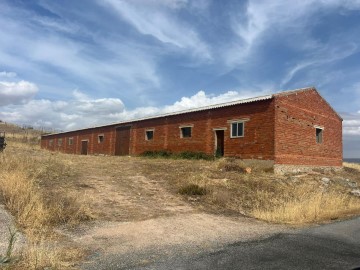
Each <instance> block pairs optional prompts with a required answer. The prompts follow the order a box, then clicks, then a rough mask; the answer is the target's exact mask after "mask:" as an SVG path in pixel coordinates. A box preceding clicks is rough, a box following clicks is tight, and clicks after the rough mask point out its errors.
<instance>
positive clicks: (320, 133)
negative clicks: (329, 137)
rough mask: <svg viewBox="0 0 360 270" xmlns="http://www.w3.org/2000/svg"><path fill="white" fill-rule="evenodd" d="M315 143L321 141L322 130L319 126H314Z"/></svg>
mask: <svg viewBox="0 0 360 270" xmlns="http://www.w3.org/2000/svg"><path fill="white" fill-rule="evenodd" d="M315 134H316V143H322V142H323V130H322V129H321V128H316V133H315Z"/></svg>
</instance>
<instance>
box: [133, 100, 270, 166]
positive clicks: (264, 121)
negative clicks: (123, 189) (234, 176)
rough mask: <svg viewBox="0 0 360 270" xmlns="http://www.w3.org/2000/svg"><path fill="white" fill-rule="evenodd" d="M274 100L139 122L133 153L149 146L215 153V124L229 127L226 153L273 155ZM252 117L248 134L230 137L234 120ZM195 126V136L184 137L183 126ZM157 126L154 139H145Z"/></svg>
mask: <svg viewBox="0 0 360 270" xmlns="http://www.w3.org/2000/svg"><path fill="white" fill-rule="evenodd" d="M273 108H274V107H273V104H272V100H266V101H259V102H256V103H248V104H241V105H234V106H229V107H224V108H218V109H212V110H207V111H200V112H194V113H188V114H182V115H175V116H169V117H164V118H159V119H153V120H147V121H141V122H136V123H134V124H133V126H132V136H131V137H132V141H131V148H130V153H131V154H134V155H138V154H141V153H142V152H144V151H147V150H162V149H165V150H169V151H172V152H181V151H201V152H205V153H207V154H214V151H215V132H214V130H213V129H214V128H225V129H226V130H225V142H224V145H225V146H224V150H225V151H224V152H225V156H237V157H240V158H257V159H273V156H274V152H273V145H274V122H273V120H272V119H273V116H274V109H273ZM245 118H247V119H249V121H247V122H246V123H245V136H244V137H241V138H230V130H231V129H230V123H229V122H228V121H230V120H234V119H245ZM187 125H189V126H192V137H191V138H181V136H180V127H181V126H187ZM147 129H153V130H154V139H153V140H151V141H146V140H145V131H146V130H147Z"/></svg>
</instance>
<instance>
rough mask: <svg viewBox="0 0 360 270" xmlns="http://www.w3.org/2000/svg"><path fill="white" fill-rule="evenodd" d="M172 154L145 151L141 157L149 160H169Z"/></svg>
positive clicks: (160, 151) (164, 151) (161, 151)
mask: <svg viewBox="0 0 360 270" xmlns="http://www.w3.org/2000/svg"><path fill="white" fill-rule="evenodd" d="M172 155H173V154H172V153H171V152H170V151H166V150H159V151H145V152H143V153H142V154H141V156H143V157H149V158H169V157H171V156H172Z"/></svg>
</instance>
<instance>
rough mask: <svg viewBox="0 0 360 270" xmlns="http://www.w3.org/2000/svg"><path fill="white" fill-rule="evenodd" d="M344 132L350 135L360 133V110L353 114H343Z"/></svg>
mask: <svg viewBox="0 0 360 270" xmlns="http://www.w3.org/2000/svg"><path fill="white" fill-rule="evenodd" d="M342 116H343V118H344V121H343V133H344V135H349V136H353V135H356V136H359V135H360V111H359V112H357V113H353V114H349V113H347V114H343V115H342Z"/></svg>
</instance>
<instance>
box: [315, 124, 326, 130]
mask: <svg viewBox="0 0 360 270" xmlns="http://www.w3.org/2000/svg"><path fill="white" fill-rule="evenodd" d="M314 128H318V129H322V130H324V129H325V128H324V127H322V126H317V125H314Z"/></svg>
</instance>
